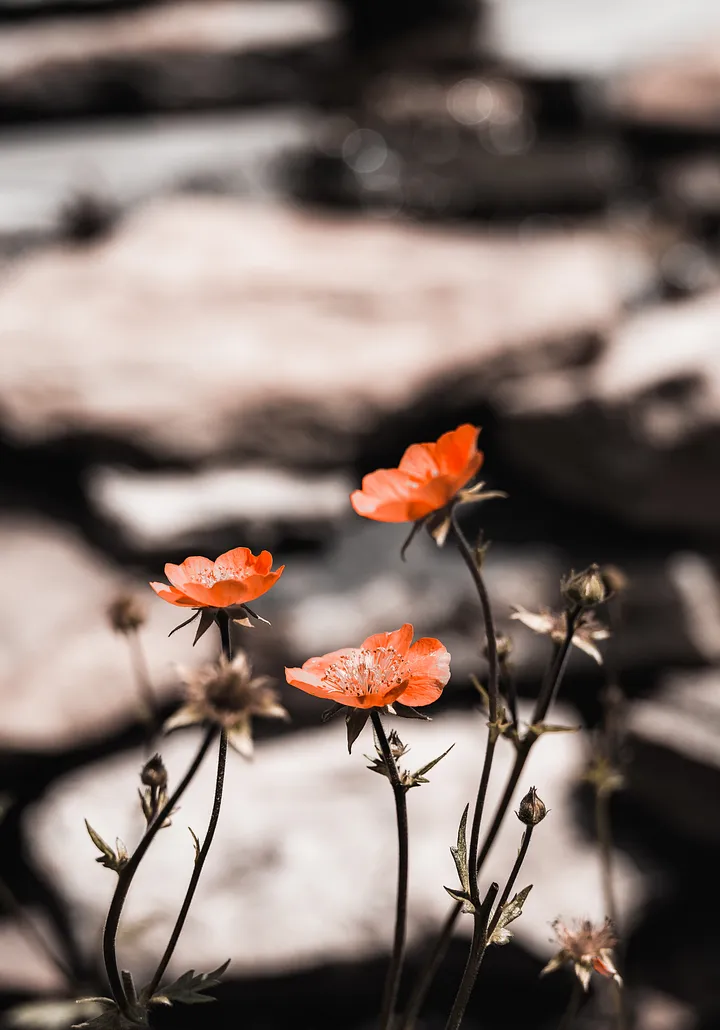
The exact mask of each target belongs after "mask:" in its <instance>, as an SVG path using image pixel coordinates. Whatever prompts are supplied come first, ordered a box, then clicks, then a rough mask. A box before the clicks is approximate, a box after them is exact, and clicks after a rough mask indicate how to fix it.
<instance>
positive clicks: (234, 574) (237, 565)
mask: <svg viewBox="0 0 720 1030" xmlns="http://www.w3.org/2000/svg"><path fill="white" fill-rule="evenodd" d="M255 561H256V559H255V555H254V554H253V553H252V551H251V550H250V548H249V547H234V548H233V549H232V550H231V551H225V553H224V554H221V555H220V557H219V558H218V559H217V561H216V562H215V563H214V565H215V572H216V575H218V578H220V576H223V577H227V578H228V579H242V578H243V577H244V576H246V575H247V573H248V568H249V567H250V568H254V566H255ZM271 564H272V562H271Z"/></svg>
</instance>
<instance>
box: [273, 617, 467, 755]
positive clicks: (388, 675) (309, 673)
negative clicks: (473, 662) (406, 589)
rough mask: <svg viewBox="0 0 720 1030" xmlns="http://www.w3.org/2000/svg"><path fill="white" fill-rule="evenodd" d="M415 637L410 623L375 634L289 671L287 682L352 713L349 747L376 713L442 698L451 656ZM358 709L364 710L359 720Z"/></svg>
mask: <svg viewBox="0 0 720 1030" xmlns="http://www.w3.org/2000/svg"><path fill="white" fill-rule="evenodd" d="M412 638H413V627H412V625H411V624H410V623H409V622H406V623H405V624H404V625H403V626H401V627H400V629H396V630H394V631H393V632H391V633H374V634H373V635H372V636H370V637H368V638H367V639H366V640H364V641H363V642H362V644H361V646H360V647H346V648H343V649H342V650H340V651H331V652H330V654H326V655H323V656H322V657H321V658H309V659H308V660H307V661H306V662H305V663H304V665H303V666H302V668H300V669H298V668H295V669H285V677H286V679H287V681H288V683H289V684H290V685H291V686H293V687H298V688H299V689H300V690H304V691H305V693H307V694H313V695H314V696H315V697H322V698H324V699H325V700H326V701H330V702H332V703H333V704H334V705H336V706H338V710H339V707H340V706H344V707H347V708H349V709H351V711H349V712H348V713H347V718H348V744H349V746H350V745H351V744H352V741H353V740H354V739H355V736H357V733H359V732H360V730H361V729H362V727H363V725H364V723H365V720H366V719H367V717H368V716H369V714H370V710H371V709H373V708H386V707H388V706H392V705H394V704H395V703H398V704H399V705H403V706H408V707H410V708H418V707H422V706H423V705H429V704H432V702H433V701H437V699H438V698H439V697H440V695H441V693H442V691H443V687H444V686H445V684H446V683H447V681H448V680H449V679H450V655H449V653H448V651H447V649H446V648H445V647H444V646H443V644H441V643H440V641H439V640H435V638H434V637H421V638H420V639H419V640H416V641H415V643H414V644H413V642H412ZM353 709H360V710H361V713H358V718H356V719H353V714H352V710H353ZM351 738H352V739H351Z"/></svg>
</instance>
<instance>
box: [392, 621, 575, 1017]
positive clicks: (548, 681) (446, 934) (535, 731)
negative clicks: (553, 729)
mask: <svg viewBox="0 0 720 1030" xmlns="http://www.w3.org/2000/svg"><path fill="white" fill-rule="evenodd" d="M579 614H580V612H579V611H578V610H577V609H573V610H571V611H568V612H567V627H566V632H565V638H564V640H563V641H562V643H561V644H560V646H559V647H556V648H555V649H554V651H553V655H552V658H551V661H550V665H549V668H548V672H547V674H546V675H545V677H544V679H543V683H542V686H541V688H540V694H539V696H538V699H537V701H536V703H535V708H534V711H533V714H532V721H531V725H530V727H529V728H528V729H527V731H526V733H525V735H524V736H523V737H522V739H520V740H518V741H517V742H516V745H515V747H516V753H515V762H514V763H513V767H512V769H511V770H510V774H509V776H508V780H507V783H506V785H505V790H504V792H503V795H502V797H501V799H500V802H499V804H498V806H497V808H496V810H495V815H494V816H493V820H492V822H491V824H490V826H489V828H488V831H487V833H486V835H485V840H484V842H483V845H482V847H481V848H480V851H479V854H478V857H477V866H476V868H477V871H478V873H480V871H481V870H482V867H483V865H484V863H485V861H486V859H487V856H488V855H489V853H490V850H491V849H492V846H493V844H494V843H495V840H496V838H497V835H498V833H499V831H500V828H501V826H502V824H503V821H504V819H505V816H506V815H507V812H508V810H509V808H510V804H511V802H512V798H513V794H514V793H515V789H516V787H517V784H518V781H519V779H520V776H521V775H522V772H523V769H524V768H525V764H526V762H527V759H528V756H529V754H530V751H531V750H532V747H533V745H534V743H535V741H536V740H537V739H538V738H539V736H540V729H539V724H540V723H542V721H543V719H544V718H545V716H546V715H547V713H548V710H549V708H550V705H551V704H552V702H553V700H554V699H555V697H556V696H557V692H558V690H559V688H560V684H561V682H562V679H563V676H564V674H565V669H566V666H567V662H568V658H569V655H570V648H571V645H572V638H573V634H574V632H575V627H576V624H577V620H578V617H579ZM461 911H462V905H461V904H460V903H459V902H457V903H456V904H455V905H453V907H452V908H451V909H450V911H449V912H448V915H447V918H446V919H445V922H444V923H443V925H442V928H441V930H440V933H439V934H438V937H437V939H436V941H435V944H434V946H433V950H432V952H431V953H430V955H429V956H428V958H427V960H426V962H425V964H424V966H423V967H422V969H421V970H420V975H419V976H418V979H417V982H416V984H415V988H414V990H413V991H412V993H411V995H410V999H409V1001H408V1005H407V1008H406V1011H405V1015H404V1017H403V1020H402V1022H401V1024H400V1030H411V1028H412V1027H413V1026H414V1024H415V1021H416V1020H417V1017H418V1016H419V1014H420V1010H421V1009H422V1006H423V1004H424V1002H425V998H426V997H427V994H428V991H429V990H430V987H431V985H432V982H433V980H434V979H435V976H436V974H437V972H438V970H439V968H440V966H441V965H442V963H443V960H444V958H445V955H446V954H447V950H448V948H449V946H450V941H451V939H452V933H453V930H454V928H455V924H456V923H457V920H458V918H459V916H460V913H461Z"/></svg>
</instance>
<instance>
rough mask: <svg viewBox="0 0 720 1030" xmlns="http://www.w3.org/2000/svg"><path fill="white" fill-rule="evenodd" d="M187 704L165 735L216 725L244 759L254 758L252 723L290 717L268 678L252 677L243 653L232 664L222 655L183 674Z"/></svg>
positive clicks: (167, 724)
mask: <svg viewBox="0 0 720 1030" xmlns="http://www.w3.org/2000/svg"><path fill="white" fill-rule="evenodd" d="M184 679H185V682H186V701H185V704H184V705H183V707H182V708H180V709H178V711H177V712H175V714H174V715H171V716H170V718H169V719H168V721H167V722H166V723H165V726H164V727H163V728H164V730H165V732H169V731H170V730H175V729H179V728H180V727H182V726H191V725H194V724H196V723H215V725H216V726H219V727H220V728H221V729H224V730H225V731H226V733H227V736H228V743H229V744H230V745H231V746H232V747H234V748H235V750H236V751H239V752H240V754H241V755H243V756H244V757H245V758H251V757H252V753H253V742H252V733H251V719H252V717H253V716H262V717H264V718H269V719H286V718H287V717H288V713H287V712H286V711H285V709H284V708H283V707H282V705H281V704H280V702H279V700H278V696H277V693H276V691H275V690H273V688H272V687H271V686H270V679H269V678H268V677H267V676H255V677H253V674H252V667H251V665H250V661H249V659H248V657H247V655H246V654H245V652H244V651H240V652H238V654H237V655H236V656H235V657H234V658H233V660H232V661H230V662H229V661H228V660H227V658H226V657H225V656H224V655H222V656H221V658H220V660H219V661H218V662H215V663H213V664H211V665H205V666H203V667H202V668H201V669H198V670H196V671H194V672H188V673H185V674H184Z"/></svg>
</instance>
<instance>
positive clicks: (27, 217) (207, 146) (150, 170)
mask: <svg viewBox="0 0 720 1030" xmlns="http://www.w3.org/2000/svg"><path fill="white" fill-rule="evenodd" d="M315 123H316V119H315V118H314V117H313V115H312V114H311V113H309V112H308V111H303V110H300V109H298V108H290V109H288V108H281V109H278V110H268V111H264V112H257V111H255V112H247V113H242V114H208V115H204V116H200V115H195V116H193V115H182V116H175V117H172V118H168V117H157V118H154V119H152V121H149V122H148V121H140V122H137V121H136V122H131V121H120V122H115V123H113V124H112V125H108V124H107V123H106V122H97V123H91V124H89V125H87V124H85V125H80V126H78V125H73V126H69V125H64V126H63V127H62V128H58V127H56V126H53V127H43V128H37V127H35V128H32V129H26V128H25V129H13V130H11V131H8V132H6V133H4V134H3V136H2V139H1V140H0V154H1V155H2V160H0V242H1V243H3V244H4V246H5V247H6V248H7V247H8V246H9V245H11V244H15V245H17V244H19V243H24V242H26V241H27V242H37V241H39V240H42V239H44V238H45V237H47V236H49V235H54V234H57V235H66V236H68V237H70V238H71V239H75V240H77V233H70V232H68V225H67V221H68V219H67V215H68V209H69V208H71V207H73V206H77V203H78V200H79V199H80V198H82V197H84V198H86V200H90V201H91V202H92V201H94V202H95V203H96V204H97V205H99V206H100V207H105V208H111V209H113V212H114V214H115V216H118V215H120V214H122V213H123V211H125V210H126V209H127V208H129V207H131V206H133V205H136V204H138V203H139V202H141V201H143V200H145V199H146V198H148V197H152V196H154V195H156V194H158V193H166V192H168V191H172V190H182V189H189V190H192V189H195V190H199V191H203V190H205V191H208V192H228V193H230V192H232V193H239V194H242V195H246V196H248V197H254V198H257V199H263V198H266V197H268V196H272V195H273V194H275V193H276V192H277V191H278V188H279V177H280V176H281V173H282V161H283V158H284V156H285V155H286V154H287V152H288V151H292V150H294V149H295V148H297V147H305V146H307V145H308V144H309V142H310V140H311V139H312V137H313V132H314V126H315Z"/></svg>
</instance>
